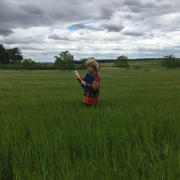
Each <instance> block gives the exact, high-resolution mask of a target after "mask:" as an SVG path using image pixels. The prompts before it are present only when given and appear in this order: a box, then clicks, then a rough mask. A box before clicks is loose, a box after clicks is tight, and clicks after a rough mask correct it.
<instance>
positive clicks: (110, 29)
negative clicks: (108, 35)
mask: <svg viewBox="0 0 180 180" xmlns="http://www.w3.org/2000/svg"><path fill="white" fill-rule="evenodd" d="M102 26H103V27H104V28H105V29H107V30H108V32H120V31H122V29H124V26H123V25H122V24H118V23H117V24H103V25H102Z"/></svg>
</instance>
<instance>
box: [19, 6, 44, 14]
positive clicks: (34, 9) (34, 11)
mask: <svg viewBox="0 0 180 180" xmlns="http://www.w3.org/2000/svg"><path fill="white" fill-rule="evenodd" d="M20 9H22V10H23V11H25V12H27V13H29V14H33V15H40V14H43V11H42V9H41V8H40V7H39V6H37V5H35V4H25V5H22V6H20Z"/></svg>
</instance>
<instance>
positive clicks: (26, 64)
mask: <svg viewBox="0 0 180 180" xmlns="http://www.w3.org/2000/svg"><path fill="white" fill-rule="evenodd" d="M21 64H22V67H23V69H35V66H36V62H35V61H33V60H32V59H31V58H30V59H24V61H23V62H22V63H21Z"/></svg>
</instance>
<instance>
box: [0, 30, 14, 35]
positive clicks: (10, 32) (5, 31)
mask: <svg viewBox="0 0 180 180" xmlns="http://www.w3.org/2000/svg"><path fill="white" fill-rule="evenodd" d="M12 33H14V32H13V31H12V30H11V29H0V35H2V36H9V35H10V34H12Z"/></svg>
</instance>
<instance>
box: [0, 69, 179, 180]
mask: <svg viewBox="0 0 180 180" xmlns="http://www.w3.org/2000/svg"><path fill="white" fill-rule="evenodd" d="M79 73H80V75H81V76H84V75H85V74H86V71H84V70H82V71H79ZM100 75H101V90H100V99H101V100H100V103H99V105H98V107H97V108H87V107H85V106H84V104H83V103H82V97H83V89H81V87H80V84H79V83H78V81H77V80H76V77H75V75H74V73H73V71H71V72H68V71H67V72H65V71H10V70H9V71H8V70H5V71H0V179H1V180H56V179H57V180H179V179H180V110H179V108H180V70H169V71H167V70H166V68H160V69H152V70H151V71H145V70H143V69H140V70H133V69H132V70H131V69H130V70H119V69H118V70H109V69H108V70H105V69H104V70H103V69H102V70H100Z"/></svg>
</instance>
